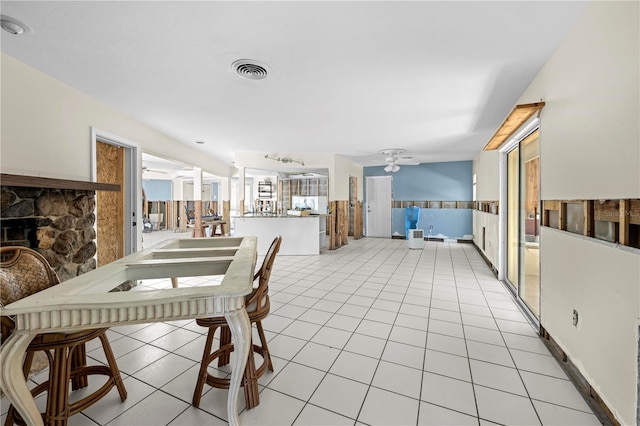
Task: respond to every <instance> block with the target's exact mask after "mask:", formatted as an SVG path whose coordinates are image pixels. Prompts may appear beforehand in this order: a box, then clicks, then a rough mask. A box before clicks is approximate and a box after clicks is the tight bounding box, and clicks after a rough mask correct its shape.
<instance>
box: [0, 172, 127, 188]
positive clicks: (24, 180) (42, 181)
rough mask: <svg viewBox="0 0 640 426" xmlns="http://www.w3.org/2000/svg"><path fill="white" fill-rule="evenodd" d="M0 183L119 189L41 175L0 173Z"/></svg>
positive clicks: (8, 184)
mask: <svg viewBox="0 0 640 426" xmlns="http://www.w3.org/2000/svg"><path fill="white" fill-rule="evenodd" d="M0 185H2V186H20V187H25V188H52V189H78V190H89V191H116V192H119V191H120V185H115V184H111V183H99V182H86V181H80V180H67V179H54V178H46V177H41V176H25V175H11V174H6V173H2V174H0Z"/></svg>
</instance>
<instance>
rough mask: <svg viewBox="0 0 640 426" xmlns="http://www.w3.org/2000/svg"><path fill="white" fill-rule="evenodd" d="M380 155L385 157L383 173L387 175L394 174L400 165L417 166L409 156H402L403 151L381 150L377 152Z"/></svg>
mask: <svg viewBox="0 0 640 426" xmlns="http://www.w3.org/2000/svg"><path fill="white" fill-rule="evenodd" d="M378 152H379V153H380V154H382V155H384V156H385V159H384V161H385V164H386V167H385V168H384V171H385V172H387V173H395V172H397V171H398V170H400V164H410V165H417V164H419V163H418V162H417V161H415V160H414V159H413V157H410V156H402V157H401V155H402V154H404V153H405V150H404V149H383V150H380V151H378Z"/></svg>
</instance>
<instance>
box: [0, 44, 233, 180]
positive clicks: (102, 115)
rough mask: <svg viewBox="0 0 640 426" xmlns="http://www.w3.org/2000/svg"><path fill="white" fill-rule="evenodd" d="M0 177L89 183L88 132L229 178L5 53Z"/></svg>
mask: <svg viewBox="0 0 640 426" xmlns="http://www.w3.org/2000/svg"><path fill="white" fill-rule="evenodd" d="M0 60H1V71H2V72H1V75H0V79H1V80H0V84H1V87H2V92H1V102H2V104H1V107H2V108H1V117H0V119H1V122H2V129H1V132H0V135H1V142H2V158H1V159H0V168H1V169H2V172H3V173H12V174H23V175H33V176H44V177H52V178H60V179H73V180H85V181H89V180H91V170H90V155H91V154H90V147H91V145H90V136H91V132H90V128H91V127H92V126H93V127H96V128H98V129H100V130H102V131H105V132H107V133H110V134H113V135H115V136H118V137H120V138H124V139H127V140H130V141H132V142H135V143H138V144H139V145H140V147H141V148H142V150H144V151H145V152H152V153H155V154H157V155H160V156H163V157H166V158H175V159H176V160H180V161H182V162H185V163H188V164H192V165H194V166H198V167H201V168H203V169H204V170H206V171H208V172H210V173H213V174H216V175H219V176H228V175H229V174H230V167H229V166H227V165H225V164H223V163H221V162H220V161H218V160H216V159H214V158H212V157H208V156H206V155H203V153H202V152H199V151H196V150H194V149H191V148H189V147H187V146H185V145H184V144H181V143H179V142H178V141H176V140H174V139H171V138H169V137H168V136H166V135H165V134H163V133H160V132H158V131H156V130H154V129H152V128H150V127H148V126H146V125H144V124H142V123H140V122H138V121H136V120H134V119H132V118H130V117H128V116H126V115H124V114H122V113H120V112H118V111H116V110H114V109H112V108H110V107H108V106H106V105H104V104H101V103H99V102H98V101H96V100H95V99H93V98H91V97H89V96H87V95H85V94H83V93H81V92H78V91H77V90H75V89H72V88H71V87H69V86H67V85H65V84H63V83H62V82H60V81H58V80H55V79H53V78H51V77H49V76H47V75H45V74H43V73H41V72H39V71H37V70H35V69H33V68H31V67H29V66H27V65H25V64H23V63H22V62H19V61H17V60H16V59H14V58H12V57H11V56H8V55H6V54H4V53H2V54H1V56H0Z"/></svg>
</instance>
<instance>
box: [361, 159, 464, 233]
mask: <svg viewBox="0 0 640 426" xmlns="http://www.w3.org/2000/svg"><path fill="white" fill-rule="evenodd" d="M363 175H364V177H365V178H366V177H367V176H389V175H391V176H392V177H393V183H392V192H393V200H394V201H471V200H472V198H473V162H471V161H452V162H446V163H425V164H419V165H415V166H407V165H405V166H400V170H399V171H397V172H396V173H387V172H385V171H384V167H383V166H376V167H365V168H364V170H363ZM365 200H366V185H365ZM431 226H433V228H432V229H430V227H431ZM418 228H419V229H423V230H424V233H425V236H429V235H431V236H434V237H435V236H439V237H445V238H461V237H463V236H464V235H471V234H473V214H472V210H471V209H427V208H421V209H420V220H419V221H418ZM391 232H392V234H393V235H402V236H404V235H405V233H406V232H405V225H404V209H403V208H394V209H393V211H392V227H391Z"/></svg>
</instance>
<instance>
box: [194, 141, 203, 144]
mask: <svg viewBox="0 0 640 426" xmlns="http://www.w3.org/2000/svg"><path fill="white" fill-rule="evenodd" d="M196 143H197V144H199V145H204V141H196Z"/></svg>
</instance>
